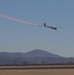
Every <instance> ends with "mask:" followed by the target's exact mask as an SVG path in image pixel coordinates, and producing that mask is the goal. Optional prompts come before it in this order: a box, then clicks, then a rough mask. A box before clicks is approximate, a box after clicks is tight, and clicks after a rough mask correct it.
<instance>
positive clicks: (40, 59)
mask: <svg viewBox="0 0 74 75" xmlns="http://www.w3.org/2000/svg"><path fill="white" fill-rule="evenodd" d="M61 63H63V64H68V63H69V64H70V63H74V58H65V57H62V56H59V55H56V54H53V53H50V52H47V51H44V50H40V49H35V50H32V51H30V52H26V53H21V52H15V53H9V52H0V65H32V64H61Z"/></svg>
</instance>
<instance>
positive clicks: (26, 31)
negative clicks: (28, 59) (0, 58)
mask: <svg viewBox="0 0 74 75" xmlns="http://www.w3.org/2000/svg"><path fill="white" fill-rule="evenodd" d="M0 14H4V15H6V16H10V17H12V18H16V19H19V20H24V21H27V22H32V23H35V24H39V25H43V23H44V22H46V23H47V24H48V25H52V26H65V28H61V29H58V30H57V31H55V30H51V29H48V28H43V27H38V26H33V25H30V24H24V23H20V22H15V21H11V20H9V19H6V18H3V17H0V52H28V51H31V50H34V49H43V50H46V51H48V52H51V53H54V54H58V55H61V56H66V57H74V0H0Z"/></svg>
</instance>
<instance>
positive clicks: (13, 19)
mask: <svg viewBox="0 0 74 75" xmlns="http://www.w3.org/2000/svg"><path fill="white" fill-rule="evenodd" d="M0 17H2V18H6V19H9V20H12V21H15V22H21V23H24V24H30V25H34V26H36V25H37V24H34V23H31V22H26V21H23V20H19V19H16V18H12V17H9V16H6V15H3V14H0Z"/></svg>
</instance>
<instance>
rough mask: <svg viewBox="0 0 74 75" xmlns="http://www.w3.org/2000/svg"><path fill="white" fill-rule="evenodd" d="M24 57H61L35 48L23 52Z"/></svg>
mask: <svg viewBox="0 0 74 75" xmlns="http://www.w3.org/2000/svg"><path fill="white" fill-rule="evenodd" d="M25 57H50V58H61V56H59V55H56V54H52V53H49V52H47V51H44V50H40V49H35V50H32V51H30V52H27V53H25Z"/></svg>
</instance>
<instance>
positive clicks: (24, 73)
mask: <svg viewBox="0 0 74 75" xmlns="http://www.w3.org/2000/svg"><path fill="white" fill-rule="evenodd" d="M0 75H74V66H73V65H67V66H65V65H64V66H62V65H60V66H59V65H54V66H53V65H50V66H26V67H25V66H0Z"/></svg>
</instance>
